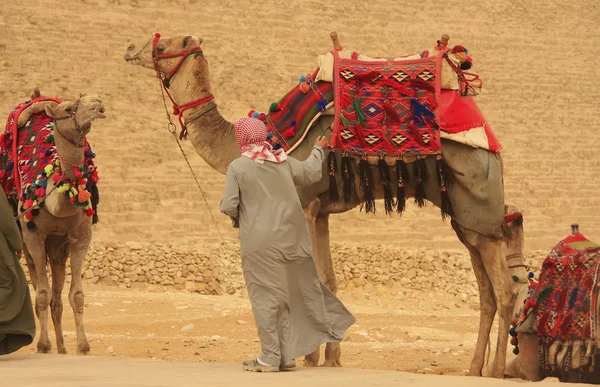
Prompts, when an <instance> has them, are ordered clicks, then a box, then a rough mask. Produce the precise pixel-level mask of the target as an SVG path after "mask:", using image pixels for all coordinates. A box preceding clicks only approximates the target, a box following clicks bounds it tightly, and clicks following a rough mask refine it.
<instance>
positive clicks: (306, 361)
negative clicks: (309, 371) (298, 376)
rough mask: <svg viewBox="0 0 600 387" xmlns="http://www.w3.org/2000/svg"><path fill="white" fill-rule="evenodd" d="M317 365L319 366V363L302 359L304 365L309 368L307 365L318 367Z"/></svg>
mask: <svg viewBox="0 0 600 387" xmlns="http://www.w3.org/2000/svg"><path fill="white" fill-rule="evenodd" d="M318 366H319V364H317V363H315V362H312V361H308V360H306V359H304V367H307V368H309V367H318Z"/></svg>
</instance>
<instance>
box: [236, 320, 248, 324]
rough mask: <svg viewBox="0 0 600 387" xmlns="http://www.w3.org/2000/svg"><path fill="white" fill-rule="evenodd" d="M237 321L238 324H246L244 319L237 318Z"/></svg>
mask: <svg viewBox="0 0 600 387" xmlns="http://www.w3.org/2000/svg"><path fill="white" fill-rule="evenodd" d="M237 323H238V324H240V325H246V324H248V322H247V321H244V320H237Z"/></svg>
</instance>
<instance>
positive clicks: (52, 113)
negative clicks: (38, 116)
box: [44, 105, 56, 118]
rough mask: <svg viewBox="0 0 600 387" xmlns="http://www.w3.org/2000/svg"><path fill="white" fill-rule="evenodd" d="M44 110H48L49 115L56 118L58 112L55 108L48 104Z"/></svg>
mask: <svg viewBox="0 0 600 387" xmlns="http://www.w3.org/2000/svg"><path fill="white" fill-rule="evenodd" d="M44 110H45V111H46V114H47V115H48V117H52V118H56V112H55V111H54V108H52V106H50V105H46V107H45V108H44Z"/></svg>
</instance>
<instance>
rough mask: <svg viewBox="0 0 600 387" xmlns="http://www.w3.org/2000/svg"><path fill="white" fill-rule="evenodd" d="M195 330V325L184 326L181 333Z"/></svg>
mask: <svg viewBox="0 0 600 387" xmlns="http://www.w3.org/2000/svg"><path fill="white" fill-rule="evenodd" d="M194 328H196V326H195V325H194V324H188V325H186V326H184V327H183V328H181V330H180V331H179V332H189V331H191V330H192V329H194Z"/></svg>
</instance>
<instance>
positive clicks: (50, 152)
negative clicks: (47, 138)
mask: <svg viewBox="0 0 600 387" xmlns="http://www.w3.org/2000/svg"><path fill="white" fill-rule="evenodd" d="M45 155H46V157H50V156H52V149H47V150H46V152H45Z"/></svg>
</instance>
